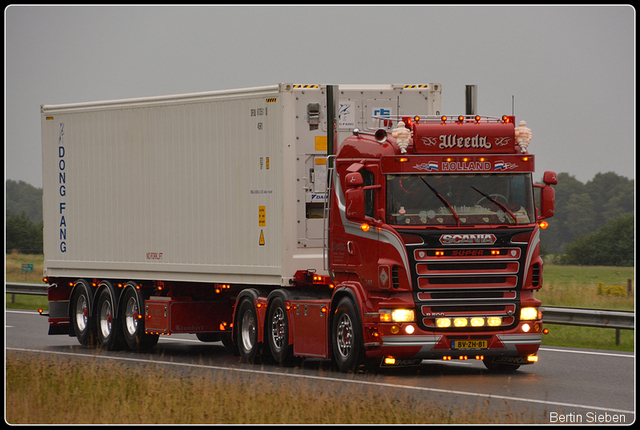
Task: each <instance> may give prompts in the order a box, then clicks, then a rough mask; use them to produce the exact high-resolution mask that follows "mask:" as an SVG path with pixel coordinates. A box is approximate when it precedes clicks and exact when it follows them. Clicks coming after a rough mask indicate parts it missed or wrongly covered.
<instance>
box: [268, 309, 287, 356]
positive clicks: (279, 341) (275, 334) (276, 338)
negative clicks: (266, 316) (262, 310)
mask: <svg viewBox="0 0 640 430" xmlns="http://www.w3.org/2000/svg"><path fill="white" fill-rule="evenodd" d="M286 329H287V325H286V323H285V317H284V311H283V310H282V308H280V307H278V308H276V309H275V310H274V311H273V318H272V319H271V339H272V340H273V344H274V346H275V347H276V348H277V349H281V348H282V347H283V346H284V338H285V332H286Z"/></svg>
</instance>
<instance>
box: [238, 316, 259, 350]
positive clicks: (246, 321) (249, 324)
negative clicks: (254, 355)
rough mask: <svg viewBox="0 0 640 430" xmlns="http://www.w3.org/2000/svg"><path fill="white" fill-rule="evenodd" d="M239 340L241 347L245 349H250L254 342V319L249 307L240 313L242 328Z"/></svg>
mask: <svg viewBox="0 0 640 430" xmlns="http://www.w3.org/2000/svg"><path fill="white" fill-rule="evenodd" d="M241 331H242V332H241V336H240V338H241V341H242V347H243V348H244V350H245V351H251V349H252V348H253V344H254V343H255V336H256V319H255V318H254V317H253V313H252V312H251V310H250V309H247V311H246V312H245V313H244V315H242V329H241Z"/></svg>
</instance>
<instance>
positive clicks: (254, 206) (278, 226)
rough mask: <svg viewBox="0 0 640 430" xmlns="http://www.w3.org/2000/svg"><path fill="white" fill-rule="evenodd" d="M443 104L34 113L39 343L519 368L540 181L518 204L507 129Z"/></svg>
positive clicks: (427, 88)
mask: <svg viewBox="0 0 640 430" xmlns="http://www.w3.org/2000/svg"><path fill="white" fill-rule="evenodd" d="M441 91H442V89H441V85H440V84H428V85H349V86H340V87H337V86H333V85H327V86H319V85H293V84H279V85H276V86H269V87H256V88H246V89H240V90H232V91H215V92H206V93H196V94H183V95H177V96H167V97H152V98H140V99H127V100H113V101H106V102H94V103H77V104H67V105H55V106H54V105H45V106H42V107H41V114H42V142H43V143H42V146H43V171H44V176H43V177H44V180H43V183H44V197H43V206H44V248H45V265H44V267H45V269H44V275H45V281H46V282H47V283H49V284H50V286H49V289H48V297H49V314H48V318H49V334H68V335H70V336H76V337H77V338H78V340H79V342H80V343H81V344H82V345H86V346H98V347H102V348H106V349H113V350H115V349H123V348H129V349H132V350H147V349H150V348H153V347H154V346H155V345H156V343H157V341H158V338H159V336H163V335H171V334H174V333H193V334H195V335H196V336H197V337H198V339H200V340H202V341H205V342H208V341H222V342H224V343H225V344H226V345H231V346H232V347H233V348H234V350H235V351H236V353H238V354H239V355H240V356H241V358H242V360H243V361H246V362H253V361H254V360H256V359H259V358H261V357H263V356H267V357H268V356H270V357H273V359H275V360H276V361H277V362H279V363H288V362H291V360H292V359H293V358H294V357H315V358H324V359H333V360H334V361H335V363H336V364H337V366H338V367H339V368H340V370H342V371H345V372H346V371H354V370H356V369H358V368H359V366H361V365H368V364H374V365H379V366H401V365H417V364H419V363H420V362H421V361H422V360H423V359H439V360H452V359H455V360H457V359H479V360H483V361H484V363H485V365H486V366H487V367H488V368H489V369H492V370H514V369H516V368H517V367H518V366H520V365H521V364H530V363H533V362H535V361H536V352H537V350H538V348H539V345H540V341H541V334H542V330H543V329H542V314H541V311H540V301H539V300H537V299H536V298H535V297H534V294H533V293H534V291H536V290H537V289H539V288H540V287H541V286H542V260H541V258H540V228H541V224H543V222H542V220H543V219H545V218H548V217H550V216H552V215H553V211H554V190H553V188H552V187H551V185H553V184H555V183H556V182H557V179H556V177H555V174H553V173H552V172H545V175H544V177H543V182H544V183H545V185H538V184H534V180H533V171H534V157H533V155H531V154H529V153H528V152H527V151H526V149H524V148H525V147H526V145H518V142H516V126H515V124H514V118H513V117H512V116H505V117H502V118H488V117H480V116H476V115H475V114H474V113H473V112H472V113H469V111H468V110H467V113H466V114H465V115H462V116H459V117H455V118H447V117H445V116H443V115H442V114H441V112H440V101H441ZM401 121H402V124H404V127H403V126H402V124H401V123H400V122H401ZM394 135H396V136H397V139H396V138H394V137H393V136H394ZM536 189H539V190H538V191H539V192H538V193H537V194H539V204H538V207H536V203H535V202H536V197H535V196H534V194H535V193H534V192H535V191H536Z"/></svg>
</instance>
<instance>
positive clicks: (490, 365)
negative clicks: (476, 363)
mask: <svg viewBox="0 0 640 430" xmlns="http://www.w3.org/2000/svg"><path fill="white" fill-rule="evenodd" d="M493 360H494V357H487V358H485V359H484V360H482V362H483V363H484V366H485V367H486V368H487V369H489V370H490V371H492V372H496V373H509V372H515V371H516V370H518V368H519V367H520V365H519V364H510V363H494V361H493Z"/></svg>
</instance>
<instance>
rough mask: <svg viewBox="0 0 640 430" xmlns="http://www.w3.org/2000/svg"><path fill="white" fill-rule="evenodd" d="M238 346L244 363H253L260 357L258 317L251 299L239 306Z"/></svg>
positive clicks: (237, 324)
mask: <svg viewBox="0 0 640 430" xmlns="http://www.w3.org/2000/svg"><path fill="white" fill-rule="evenodd" d="M236 327H237V332H236V333H237V342H236V343H237V344H238V352H239V353H240V358H241V359H242V361H243V362H244V363H253V362H254V361H255V360H256V358H257V357H258V353H259V352H260V346H259V345H258V315H257V313H256V309H255V307H254V306H253V302H252V300H250V299H245V300H242V302H240V305H239V306H238V318H237V322H236Z"/></svg>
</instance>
